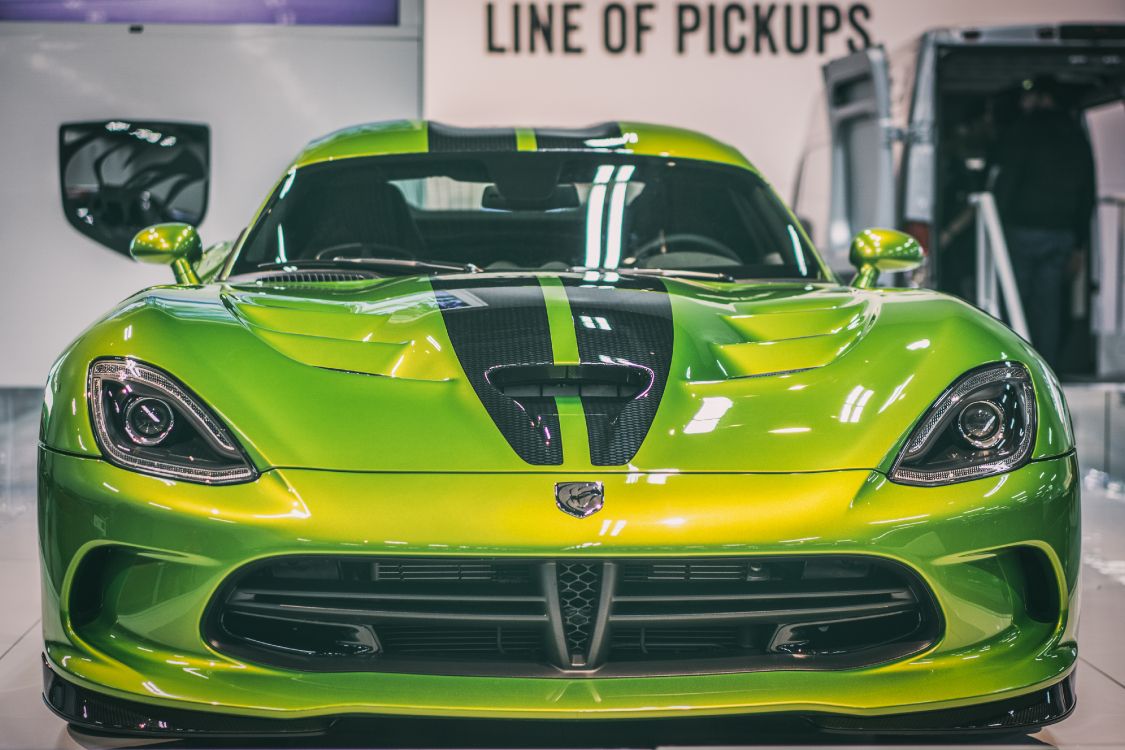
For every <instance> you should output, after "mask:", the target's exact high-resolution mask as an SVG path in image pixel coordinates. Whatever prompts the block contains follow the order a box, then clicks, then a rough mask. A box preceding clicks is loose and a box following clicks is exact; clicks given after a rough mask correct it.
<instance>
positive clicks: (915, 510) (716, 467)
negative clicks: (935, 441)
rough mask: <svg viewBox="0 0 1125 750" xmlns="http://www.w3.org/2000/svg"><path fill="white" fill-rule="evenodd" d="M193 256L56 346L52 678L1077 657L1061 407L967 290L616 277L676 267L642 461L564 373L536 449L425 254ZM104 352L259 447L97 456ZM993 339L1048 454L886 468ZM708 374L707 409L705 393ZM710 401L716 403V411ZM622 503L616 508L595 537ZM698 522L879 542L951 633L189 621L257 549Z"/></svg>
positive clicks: (1074, 497)
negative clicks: (761, 650)
mask: <svg viewBox="0 0 1125 750" xmlns="http://www.w3.org/2000/svg"><path fill="white" fill-rule="evenodd" d="M623 130H624V131H625V132H626V133H630V132H631V133H635V135H636V138H635V140H633V141H632V142H631V143H630V144H629V147H630V148H632V149H633V150H635V151H636V152H637V153H647V154H657V155H660V154H663V155H667V156H668V157H669V158H710V159H714V160H717V161H723V162H724V163H728V164H736V165H738V166H742V167H746V168H750V167H749V164H748V163H747V162H746V161H745V160H744V159H742V157H741V156H739V155H737V153H736V152H733V151H731V150H729V149H728V147H725V146H723V145H722V144H719V143H717V142H714V141H710V139H706V140H700V138H698V137H696V136H694V135H692V134H689V133H685V131H675V130H670V129H660V128H656V127H654V126H639V125H637V126H633V125H627V124H623ZM522 137H523V141H524V145H525V146H527V145H529V144H527V141H528V135H527V134H525V135H524V136H522ZM425 149H426V126H425V124H424V123H391V124H382V125H374V126H364V127H360V128H353V129H349V130H348V131H341V133H338V134H334V135H332V136H329V137H327V138H325V139H322V140H321V141H319V142H315V143H314V144H311V145H310V147H309V148H308V149H306V150H305V151H304V152H303V153H302V155H301V156H300V157H298V159H297V160H296V161H295V162H294V167H295V168H297V167H299V166H301V165H304V164H308V163H312V162H314V161H322V160H327V159H334V158H348V157H352V156H360V155H371V154H374V153H411V152H414V151H424V150H425ZM292 174H296V173H295V172H290V173H287V175H286V176H283V177H282V179H283V180H284V179H290V178H291V177H290V176H291V175H292ZM235 252H237V249H236V250H235ZM211 268H214V266H213V265H212V266H211ZM564 275H565V274H524V278H525V281H526V282H527V283H528V284H537V285H539V286H540V287H541V288H542V290H543V293H544V298H545V300H546V303H547V311H548V321H549V326H550V335H551V339H552V351H553V354H554V358H555V360H556V362H558V363H572V362H576V361H578V349H577V343H576V340H575V335H574V327H573V326H574V320H573V315H572V313H571V312H570V310H569V306H568V302H567V298H566V295H565V290H564V289H563V287H562V285H561V282H560V278H561V277H562V276H564ZM504 276H505V277H511V276H513V274H504ZM207 278H217V279H218V280H216V281H213V282H212V283H206V284H198V285H194V284H192V285H188V284H181V285H168V286H159V287H153V288H151V289H147V290H145V291H142V292H140V293H138V294H136V295H134V296H133V297H131V298H129V299H127V300H125V301H124V302H122V303H121V304H120V305H118V307H117V308H115V309H114V310H113V311H111V312H110V313H109V314H107V315H106V316H105V317H104V318H103V319H102V320H100V321H98V322H96V323H95V324H94V325H93V326H92V327H91V328H90V329H88V330H87V331H86V333H84V334H83V335H82V336H81V337H80V338H79V339H78V340H77V341H76V342H75V343H74V344H73V345H72V346H71V347H70V348H68V350H67V351H66V352H64V354H63V355H62V356H61V357H60V359H59V360H58V362H57V363H56V364H55V366H54V367H53V368H52V370H51V373H50V376H49V380H48V384H47V388H46V391H45V399H44V411H43V430H42V436H41V437H42V446H41V449H40V482H39V493H40V505H39V512H40V518H39V529H40V535H41V548H42V553H43V571H44V577H43V585H44V592H43V611H44V617H43V629H44V637H45V641H46V652H47V657H48V659H49V661H50V663H51V665H52V667H53V668H54V669H55V670H56V671H58V672H59V673H60V674H62V675H64V676H65V677H66V678H67V679H70V680H72V681H74V682H77V683H80V684H82V685H85V686H87V687H90V688H92V689H94V690H98V691H102V692H106V693H111V694H113V695H117V696H119V697H126V698H131V699H133V700H142V701H146V702H150V703H153V704H162V705H168V706H185V705H189V707H192V708H196V709H200V710H213V711H217V712H228V713H239V714H245V715H257V716H301V715H314V714H336V713H353V712H354V713H365V712H366V713H392V714H430V715H450V716H521V717H543V718H546V717H554V718H585V717H589V718H599V717H601V718H617V717H624V716H676V715H683V714H684V713H686V712H696V713H702V714H725V713H743V712H763V711H786V710H817V711H836V712H844V713H849V714H860V715H875V714H885V713H893V712H896V711H914V710H921V709H928V708H941V707H954V706H962V705H968V704H971V703H975V702H979V701H981V700H989V699H998V698H1002V697H1007V696H1012V695H1018V694H1021V693H1024V692H1029V691H1031V690H1034V689H1036V688H1038V687H1041V686H1043V685H1046V684H1049V683H1051V682H1054V681H1056V680H1058V679H1060V678H1061V677H1063V676H1064V675H1066V674H1067V673H1069V671H1070V670H1071V669H1073V667H1074V664H1075V660H1076V644H1075V627H1076V622H1077V618H1076V616H1075V614H1076V607H1077V600H1078V597H1077V591H1078V585H1077V575H1078V569H1079V537H1078V529H1079V519H1078V513H1079V504H1078V495H1079V483H1078V479H1077V475H1076V471H1077V470H1076V462H1075V458H1074V454H1073V450H1074V441H1073V436H1072V435H1071V432H1070V425H1069V417H1068V415H1067V413H1066V406H1065V403H1064V402H1063V398H1062V395H1061V391H1060V389H1059V386H1058V383H1057V382H1056V381H1055V379H1054V376H1053V375H1052V374H1051V372H1050V371H1049V369H1048V368H1047V367H1046V366H1045V365H1044V364H1043V363H1042V361H1041V360H1040V358H1039V357H1038V356H1037V355H1036V354H1035V352H1034V351H1032V350H1031V349H1030V348H1029V347H1028V346H1027V344H1026V343H1025V342H1023V341H1022V340H1021V339H1019V337H1017V336H1016V335H1014V334H1013V333H1012V332H1011V331H1009V330H1008V329H1007V328H1006V327H1004V326H1003V325H1002V324H1000V323H998V322H997V321H995V320H993V319H991V318H990V317H988V316H986V315H984V314H983V313H981V312H979V311H977V310H975V309H973V308H972V307H971V306H969V305H967V304H965V303H963V302H960V301H958V300H956V299H953V298H950V297H946V296H944V295H941V294H937V293H935V292H930V291H923V290H889V289H861V288H849V287H844V286H840V285H838V284H836V283H835V282H833V281H828V282H823V283H800V284H794V283H786V282H774V283H739V284H727V283H718V282H697V281H687V280H673V279H666V280H664V282H663V283H664V287H665V289H666V292H652V291H628V290H623V289H613V290H607V292H606V293H607V294H661V293H667V294H668V295H669V301H670V305H671V310H672V316H673V326H674V348H673V351H672V365H671V374H670V376H669V381H668V384H667V387H666V389H665V395H664V397H663V400H662V402H661V404H660V408H659V410H658V412H657V415H656V418H655V421H654V423H653V425H652V428H651V429H650V431H649V434H648V437H647V438H646V440H645V442H644V444H643V445H642V447H641V449H640V451H639V452H638V453H637V455H636V457H635V458H634V460H633V461H632V462H631V463H630V464H629V465H627V466H621V467H595V466H592V465H591V463H590V457H589V448H588V444H587V442H586V431H585V423H584V415H583V412H582V409H581V406H580V404H579V403H577V401H576V400H574V399H559V402H558V406H559V412H560V424H561V430H562V436H563V445H564V461H563V464H562V465H560V466H552V467H532V466H529V465H528V464H526V463H524V462H523V461H521V460H520V459H519V457H518V456H517V455H516V454H515V453H514V451H513V450H512V449H511V447H510V446H509V445H508V443H507V442H506V441H505V440H504V439H503V437H502V436H501V435H500V433H499V431H498V430H497V429H496V427H495V425H494V424H493V422H492V420H491V419H490V418H489V417H488V415H487V413H486V412H485V411H484V408H483V406H482V405H481V403H480V400H479V398H478V397H477V396H476V394H475V393H474V392H473V389H472V387H471V386H470V384H469V383H468V382H467V380H466V378H465V375H464V372H463V371H462V369H461V365H460V363H459V361H458V360H457V358H456V356H455V354H454V352H453V349H452V346H451V343H450V340H449V336H448V334H447V332H446V330H445V326H444V322H443V319H442V316H441V312H440V310H439V309H438V306H437V300H436V298H435V295H434V291H433V288H432V286H431V284H430V282H429V281H428V280H427V279H426V278H425V277H397V278H389V279H384V280H376V281H359V282H343V283H338V284H332V285H323V286H317V285H301V286H288V287H286V286H271V285H267V284H259V283H247V284H239V283H235V282H234V281H233V280H230V279H224V278H223V276H222V274H221V273H218V274H214V273H213V272H209V274H208V276H207ZM443 278H445V279H447V280H453V279H455V278H456V277H449V276H446V277H443ZM480 278H482V277H481V276H480V275H475V276H474V279H477V280H479V279H480ZM485 278H487V277H485ZM106 356H117V357H134V358H137V359H140V360H143V361H145V362H148V363H151V364H153V365H155V366H157V367H160V368H163V369H165V370H167V371H168V372H170V373H173V374H174V375H176V376H177V377H178V378H180V379H181V380H182V381H183V382H184V383H186V384H187V385H188V386H189V387H190V388H191V389H192V390H193V391H194V392H195V393H196V394H197V395H198V396H199V397H200V398H201V399H202V400H204V401H205V402H206V403H207V404H208V405H209V406H210V407H211V408H212V409H213V410H214V411H215V412H216V414H217V415H218V416H219V417H220V418H221V419H222V420H223V421H224V422H225V423H226V424H227V425H228V426H229V427H230V429H231V431H232V433H233V434H234V435H235V437H236V438H237V439H238V441H239V442H240V443H241V444H242V446H243V447H244V448H245V449H246V452H247V455H248V456H249V457H250V460H251V461H252V462H253V463H254V464H255V466H256V467H257V468H258V469H259V471H260V472H261V474H260V476H259V477H258V478H257V479H256V480H254V481H253V482H249V483H246V484H240V485H228V486H218V487H208V486H203V485H196V484H190V483H184V482H176V481H172V480H167V479H160V478H155V477H149V476H145V475H142V474H138V473H135V472H131V471H127V470H124V469H120V468H117V467H114V466H112V465H110V464H109V463H107V462H106V461H105V460H103V459H102V458H101V457H100V453H99V450H98V446H97V442H96V440H95V439H94V436H93V432H92V430H91V424H90V418H89V412H88V408H87V406H86V377H87V371H88V368H89V366H90V363H91V362H92V361H93V360H94V359H96V358H99V357H106ZM1001 360H1015V361H1019V362H1023V363H1024V364H1026V365H1027V367H1028V369H1029V371H1030V373H1031V377H1032V381H1033V385H1034V389H1035V393H1036V400H1037V411H1038V415H1039V420H1038V426H1037V435H1036V442H1035V448H1034V452H1033V456H1034V460H1033V461H1032V462H1031V463H1029V464H1027V465H1026V466H1024V467H1022V468H1020V469H1018V470H1015V471H1013V472H1010V473H1008V474H1005V475H1001V476H995V477H989V478H985V479H980V480H975V481H970V482H964V483H960V484H955V485H952V486H948V487H939V488H924V487H908V486H902V485H897V484H894V483H892V482H890V481H889V480H888V479H887V477H886V472H887V471H888V470H889V468H890V466H891V464H892V463H893V461H894V459H895V457H896V455H897V453H898V451H899V449H900V447H901V444H902V442H903V441H904V440H905V438H906V436H907V435H908V434H909V432H910V430H911V429H912V427H913V425H914V424H915V423H916V422H917V420H918V419H919V418H920V417H921V416H922V414H923V413H924V412H925V411H926V410H927V408H928V406H929V405H930V404H931V403H932V402H933V401H934V400H935V399H936V398H937V397H938V396H939V395H940V394H941V392H942V391H943V390H944V389H945V388H947V387H948V386H949V385H950V383H952V382H953V380H955V379H956V378H957V377H958V376H959V375H960V374H961V373H963V372H965V371H966V370H969V369H971V368H973V367H976V366H979V365H981V364H985V363H989V362H995V361H1001ZM867 391H870V395H865V396H864V397H863V400H864V402H865V404H866V406H865V407H864V409H863V411H862V414H857V413H856V412H855V410H854V409H853V410H852V411H850V412H849V413H848V414H847V415H846V416H845V415H844V407H845V405H846V404H847V403H849V397H851V403H853V404H854V403H856V401H857V399H856V397H855V395H854V394H857V393H858V394H865V393H866V392H867ZM705 399H710V400H709V401H705ZM705 403H707V404H710V405H712V406H711V407H710V408H709V409H708V411H707V420H706V421H705V422H706V423H704V422H702V421H697V420H696V417H697V415H699V414H701V413H702V411H701V410H702V409H703V407H704V404H705ZM716 403H720V404H723V405H724V406H725V411H723V413H722V414H721V415H719V416H718V417H717V418H716V417H715V416H714V414H715V410H714V408H713V405H714V404H716ZM435 436H440V438H439V439H435ZM595 476H596V478H597V479H598V480H600V481H602V482H603V483H604V484H605V488H606V506H605V509H604V510H603V511H602V512H600V513H598V514H596V515H594V516H591V517H590V518H587V519H581V520H580V519H575V518H572V517H570V516H567V515H565V514H563V513H560V512H559V511H558V510H557V509H556V508H555V503H554V496H553V491H554V484H555V482H557V481H564V480H579V481H580V480H586V479H589V478H591V477H595ZM606 519H611V520H613V521H614V524H613V525H614V527H618V526H619V527H620V531H619V532H618V533H615V534H614V535H607V534H606V531H605V529H606V528H607V527H606V526H605V525H604V522H605V521H606ZM104 545H112V546H113V547H114V548H115V550H117V553H116V554H115V555H114V558H113V560H114V563H113V565H112V566H111V570H110V579H109V583H108V585H107V587H106V607H105V609H104V611H103V616H102V617H101V618H99V619H98V620H96V621H94V622H92V623H86V624H83V625H80V626H76V625H75V623H74V622H73V621H72V620H71V617H70V613H69V605H68V601H69V596H70V593H71V591H72V587H73V581H74V574H75V570H76V569H77V567H78V565H79V562H80V561H81V559H82V558H83V557H84V555H86V554H88V553H89V552H90V551H91V550H93V549H95V548H97V547H100V546H104ZM1025 547H1034V548H1036V549H1038V550H1040V551H1041V552H1043V553H1044V554H1045V555H1046V558H1047V559H1048V561H1049V562H1050V565H1051V568H1052V569H1053V570H1054V572H1055V576H1056V578H1057V581H1058V586H1059V593H1060V601H1061V603H1062V610H1061V612H1060V616H1059V619H1058V621H1057V622H1053V623H1043V622H1036V621H1033V620H1031V619H1029V618H1028V616H1027V615H1026V608H1025V605H1024V602H1023V581H1022V578H1021V574H1020V572H1019V569H1018V567H1017V566H1015V565H1014V564H1013V563H1012V560H1013V558H1014V554H1015V553H1014V550H1017V549H1019V548H1025ZM686 550H690V554H691V555H693V556H698V555H717V556H718V555H747V554H771V555H772V554H790V553H792V554H798V553H799V554H816V553H849V552H851V553H864V554H873V555H882V556H886V557H890V558H894V559H896V560H899V561H901V562H903V563H906V564H908V565H910V566H911V567H912V568H913V569H914V570H916V571H917V572H918V573H919V575H921V576H922V577H923V578H924V579H925V580H926V581H927V583H928V584H929V585H930V586H931V588H932V589H933V591H934V593H935V596H936V597H937V599H938V603H939V605H940V608H941V610H942V612H943V614H944V618H945V627H944V633H943V636H942V638H941V639H940V641H939V642H938V643H937V644H936V645H935V646H934V647H933V648H932V649H931V650H929V651H928V652H926V653H922V654H919V655H916V656H914V657H910V658H907V659H903V660H899V661H896V662H892V663H887V664H883V665H878V666H874V667H869V668H864V669H857V670H847V671H842V672H818V671H800V670H795V671H783V672H782V671H779V672H757V673H743V674H721V675H701V676H676V677H646V678H612V679H608V678H607V679H599V678H597V677H587V678H571V677H560V678H556V679H523V678H483V677H450V676H434V675H405V674H378V673H333V674H316V673H300V672H289V671H282V670H277V669H272V668H265V667H261V666H257V665H254V664H251V663H246V662H242V661H239V660H236V659H232V658H230V657H227V656H224V655H221V654H218V653H215V652H214V651H213V650H212V649H211V648H210V647H209V646H208V645H207V644H206V643H204V642H203V640H202V637H201V635H200V622H201V618H202V615H203V611H204V608H205V607H206V604H207V602H208V601H209V599H210V597H211V595H212V594H213V593H214V592H215V590H216V589H217V587H218V586H219V584H220V583H221V581H222V580H224V578H225V577H226V576H227V575H229V574H230V573H231V572H232V571H233V570H235V569H236V568H238V567H240V566H241V565H244V564H246V563H247V562H249V561H252V560H255V559H259V558H262V557H266V556H271V555H279V554H290V553H323V554H332V553H339V552H341V551H345V552H347V553H349V554H356V553H371V554H379V555H389V554H411V555H418V554H426V555H448V554H456V555H473V554H481V555H488V556H496V555H500V556H553V557H557V556H574V557H581V556H588V557H604V556H618V555H620V556H640V555H643V556H660V555H669V556H675V555H683V554H684V553H685V551H686Z"/></svg>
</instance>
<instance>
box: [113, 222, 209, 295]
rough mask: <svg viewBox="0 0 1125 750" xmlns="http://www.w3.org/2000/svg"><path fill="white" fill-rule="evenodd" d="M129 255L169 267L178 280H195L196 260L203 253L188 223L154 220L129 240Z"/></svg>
mask: <svg viewBox="0 0 1125 750" xmlns="http://www.w3.org/2000/svg"><path fill="white" fill-rule="evenodd" d="M129 255H131V256H133V259H134V260H138V261H140V262H141V263H159V264H161V265H167V266H171V267H172V273H173V274H175V275H176V281H177V282H178V283H180V284H198V283H200V282H199V276H198V275H197V274H196V273H195V268H194V267H193V266H194V265H195V264H197V263H199V260H200V258H202V257H203V243H202V241H200V239H199V233H198V232H196V231H195V227H193V226H191V225H190V224H179V223H171V224H153V225H152V226H151V227H148V228H147V229H142V230H141V231H139V232H137V235H136V236H135V237H133V241H132V242H131V243H130V244H129Z"/></svg>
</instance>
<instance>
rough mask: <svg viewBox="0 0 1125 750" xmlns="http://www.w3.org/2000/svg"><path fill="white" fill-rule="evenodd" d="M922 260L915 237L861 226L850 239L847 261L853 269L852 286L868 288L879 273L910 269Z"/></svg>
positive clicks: (890, 230) (924, 253)
mask: <svg viewBox="0 0 1125 750" xmlns="http://www.w3.org/2000/svg"><path fill="white" fill-rule="evenodd" d="M925 259H926V251H925V250H924V249H923V248H922V246H921V245H920V244H919V243H918V240H916V239H914V238H913V237H911V236H910V235H909V234H907V233H905V232H900V231H898V230H897V229H864V230H863V231H862V232H860V233H859V234H857V235H856V236H855V239H853V240H852V246H851V250H850V251H849V253H848V260H849V261H851V264H852V265H853V266H855V268H856V271H857V273H856V276H855V279H854V280H853V281H852V286H855V287H858V288H860V289H870V288H871V287H873V286H875V283H876V282H877V281H878V280H879V274H881V273H888V272H895V271H911V270H913V269H915V268H917V267H918V266H920V265H922V262H923V261H924V260H925Z"/></svg>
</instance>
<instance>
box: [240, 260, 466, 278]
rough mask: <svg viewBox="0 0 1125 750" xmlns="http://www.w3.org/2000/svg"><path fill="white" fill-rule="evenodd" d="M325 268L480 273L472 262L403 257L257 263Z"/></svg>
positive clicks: (261, 265)
mask: <svg viewBox="0 0 1125 750" xmlns="http://www.w3.org/2000/svg"><path fill="white" fill-rule="evenodd" d="M325 268H358V269H364V270H368V269H370V270H373V271H391V272H393V271H399V272H402V273H404V274H413V273H418V272H432V273H481V269H480V267H479V266H476V265H474V264H472V263H451V262H447V261H444V260H407V259H405V258H320V259H316V260H313V259H309V260H288V261H285V262H284V263H259V264H258V270H259V271H316V270H321V269H325Z"/></svg>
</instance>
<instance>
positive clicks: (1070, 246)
mask: <svg viewBox="0 0 1125 750" xmlns="http://www.w3.org/2000/svg"><path fill="white" fill-rule="evenodd" d="M1006 235H1007V240H1008V252H1009V253H1010V254H1011V256H1012V270H1013V271H1014V272H1015V275H1016V285H1017V286H1018V287H1019V290H1020V298H1021V299H1022V300H1023V310H1024V315H1026V316H1027V327H1028V329H1029V331H1030V333H1031V344H1032V346H1034V347H1035V348H1036V349H1037V350H1038V351H1039V353H1040V354H1042V355H1043V358H1044V359H1046V360H1047V363H1048V364H1049V365H1051V367H1052V368H1054V369H1055V370H1056V371H1057V370H1058V369H1059V367H1058V366H1059V361H1058V360H1059V349H1060V347H1061V344H1062V324H1063V310H1062V304H1063V300H1064V299H1065V297H1066V284H1067V274H1066V268H1067V264H1068V261H1069V260H1070V256H1071V254H1072V253H1073V252H1074V242H1075V238H1074V232H1072V231H1070V230H1068V229H1033V228H1031V227H1009V228H1008V230H1007V232H1006Z"/></svg>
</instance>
